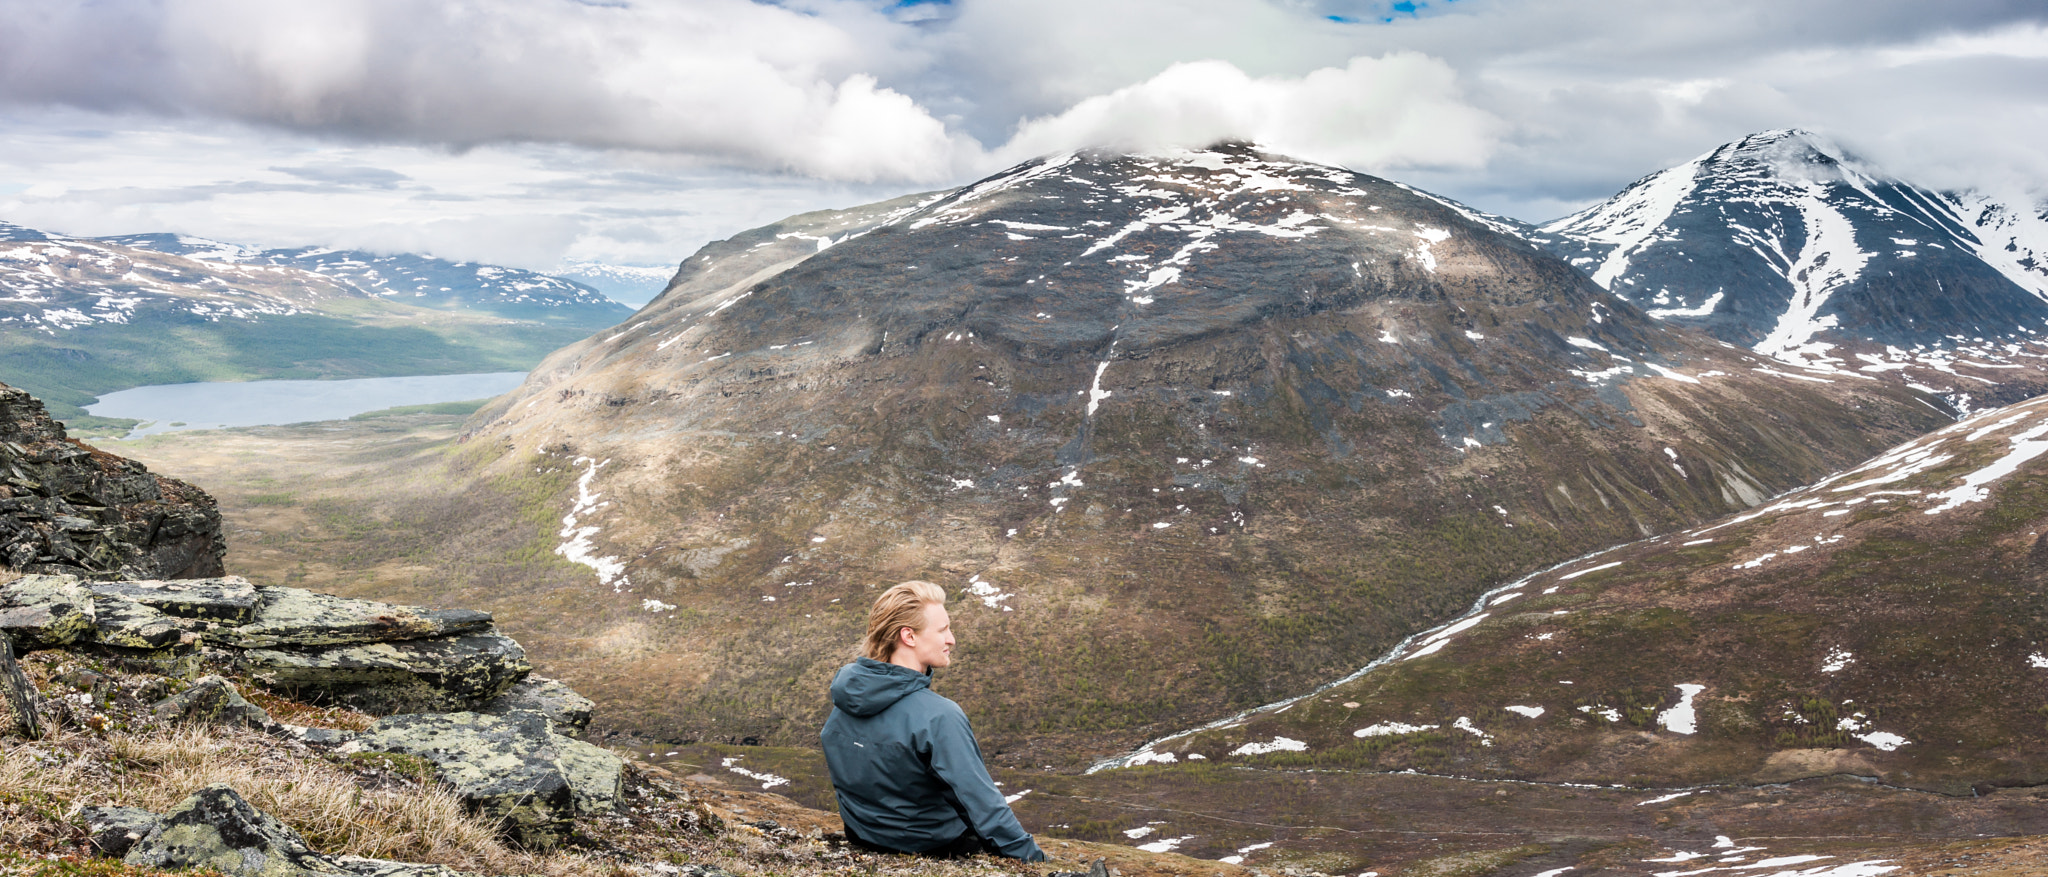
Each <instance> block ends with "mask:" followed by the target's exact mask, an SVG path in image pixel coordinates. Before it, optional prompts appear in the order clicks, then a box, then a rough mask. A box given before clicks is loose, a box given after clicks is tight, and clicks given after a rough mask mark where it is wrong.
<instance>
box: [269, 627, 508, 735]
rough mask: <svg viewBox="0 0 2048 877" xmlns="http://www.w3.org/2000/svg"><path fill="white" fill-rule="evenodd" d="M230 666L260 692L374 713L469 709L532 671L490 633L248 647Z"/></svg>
mask: <svg viewBox="0 0 2048 877" xmlns="http://www.w3.org/2000/svg"><path fill="white" fill-rule="evenodd" d="M235 662H236V666H237V667H238V668H239V669H241V670H243V671H246V672H247V673H249V674H250V675H252V676H253V677H255V678H256V679H257V681H259V682H261V683H263V685H264V686H265V687H268V688H274V689H278V690H282V691H288V692H293V693H296V694H298V695H300V696H303V697H307V698H310V699H313V700H316V701H324V702H330V703H340V704H346V705H348V706H350V707H353V708H355V709H358V710H362V711H363V712H367V713H375V714H380V715H390V714H393V713H400V712H407V711H419V710H468V709H474V708H476V707H478V706H481V705H483V704H485V703H488V702H490V700H491V699H492V698H495V697H497V696H498V695H499V694H502V693H504V691H505V689H507V688H510V687H512V685H513V683H516V682H518V681H519V680H521V679H524V678H526V674H528V673H530V672H532V671H533V665H531V664H529V663H527V661H526V650H524V649H522V648H520V647H519V644H518V643H517V642H514V641H513V640H512V639H511V638H510V637H507V636H504V635H502V634H498V633H495V632H487V633H473V634H464V635H461V636H453V637H438V638H435V639H418V640H403V641H399V642H388V643H366V644H361V645H339V646H280V647H278V648H269V649H248V650H246V651H243V652H242V653H241V654H240V655H238V656H236V658H235Z"/></svg>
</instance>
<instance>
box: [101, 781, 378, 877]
mask: <svg viewBox="0 0 2048 877" xmlns="http://www.w3.org/2000/svg"><path fill="white" fill-rule="evenodd" d="M122 861H124V862H127V863H128V864H130V865H138V866H142V867H147V868H163V869H175V868H213V869H215V870H218V871H220V872H222V873H224V874H229V875H233V877H301V875H313V874H341V873H345V872H343V871H342V870H341V869H340V868H338V867H336V866H335V865H334V864H333V863H331V862H329V861H328V860H327V859H326V858H324V857H322V856H321V855H320V854H318V853H315V852H313V850H312V848H310V847H308V846H307V845H306V839H305V838H303V837H301V836H300V835H299V833H298V832H296V831H293V830H292V828H291V826H288V825H285V824H284V823H282V822H279V821H278V820H277V818H276V817H273V816H271V815H270V814H268V813H265V812H263V811H261V810H258V809H256V808H255V807H252V806H250V805H249V802H248V801H245V800H243V799H242V796H241V795H240V794H238V793H236V792H235V790H234V789H232V788H229V787H228V786H227V785H225V784H220V783H216V784H214V785H211V786H207V787H206V788H203V789H200V790H199V791H197V792H194V793H193V794H192V796H191V797H189V798H186V799H185V800H183V801H180V802H178V804H177V806H174V807H172V808H171V809H170V812H167V813H165V814H164V816H163V819H162V820H161V821H159V822H158V823H157V824H156V826H155V827H153V828H151V829H150V830H149V833H148V834H146V835H144V836H143V837H142V839H141V840H139V841H136V843H135V846H134V847H133V848H132V849H130V850H129V851H128V854H127V855H126V856H123V857H122Z"/></svg>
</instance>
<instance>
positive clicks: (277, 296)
mask: <svg viewBox="0 0 2048 877" xmlns="http://www.w3.org/2000/svg"><path fill="white" fill-rule="evenodd" d="M0 233H4V234H0V237H4V238H5V243H0V378H4V379H6V380H8V381H10V382H12V383H14V384H16V385H18V386H21V387H23V388H25V389H28V390H30V391H32V392H35V393H36V394H37V395H39V396H42V397H43V398H44V399H45V400H46V401H47V402H48V403H49V404H50V405H51V408H52V410H53V411H54V412H55V413H56V414H57V415H58V416H59V417H63V418H65V419H67V420H72V421H74V422H78V421H79V419H80V417H81V415H83V410H82V406H84V405H87V404H90V403H91V402H92V400H93V398H94V397H96V396H98V395H101V394H104V393H107V392H111V391H114V390H119V389H126V388H128V387H136V386H143V385H148V384H169V383H182V382H187V381H204V380H255V379H262V378H329V377H366V376H382V375H412V374H453V373H463V372H488V371H515V370H524V369H526V368H528V367H530V366H531V365H532V364H533V363H535V362H537V361H538V360H539V359H540V358H541V357H542V356H544V355H545V354H546V353H547V352H548V351H551V350H553V349H555V348H557V347H560V346H561V345H563V344H567V343H569V342H572V341H575V340H577V339H579V338H582V337H584V336H586V335H588V334H589V333H590V332H591V331H592V330H594V329H597V328H602V327H604V326H608V325H611V324H613V323H615V322H616V321H618V320H619V319H620V318H621V317H623V316H625V315H626V314H627V313H629V309H627V308H626V307H624V306H623V305H619V304H617V303H616V302H612V301H610V300H608V299H605V298H604V297H603V296H601V295H599V294H597V293H596V292H595V291H593V290H591V289H589V288H587V287H582V286H578V285H575V284H571V283H568V282H567V281H562V280H557V279H555V278H551V277H545V276H542V275H537V274H533V273H531V272H524V271H517V270H514V269H507V268H497V267H493V266H484V265H475V264H471V263H452V262H444V261H441V260H437V259H430V258H427V257H422V256H371V255H368V254H361V253H337V252H329V251H321V250H271V251H265V252H254V251H251V250H248V249H247V248H242V247H237V246H234V245H231V244H221V243H217V242H211V241H204V240H201V239H197V238H187V237H180V236H174V235H142V236H133V237H130V238H123V239H118V240H117V239H108V240H89V239H80V238H68V237H63V236H61V235H50V234H45V233H42V232H37V231H34V230H32V229H25V228H22V227H20V226H8V227H6V228H5V229H0ZM122 241H127V242H125V243H124V242H122Z"/></svg>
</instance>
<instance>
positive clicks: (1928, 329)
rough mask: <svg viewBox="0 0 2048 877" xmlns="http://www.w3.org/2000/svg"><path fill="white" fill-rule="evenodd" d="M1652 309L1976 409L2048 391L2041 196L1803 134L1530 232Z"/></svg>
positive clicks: (1731, 338) (1757, 345)
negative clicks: (2025, 199)
mask: <svg viewBox="0 0 2048 877" xmlns="http://www.w3.org/2000/svg"><path fill="white" fill-rule="evenodd" d="M1531 237H1532V239H1534V240H1537V241H1539V242H1540V243H1542V244H1543V246H1545V248H1547V249H1549V250H1550V251H1551V252H1553V253H1556V254H1558V255H1560V256H1562V257H1564V258H1566V259H1568V260H1569V261H1571V262H1572V264H1573V265H1575V266H1578V267H1579V268H1580V269H1581V270H1583V271H1585V272H1587V273H1588V274H1589V275H1591V276H1592V278H1593V280H1594V282H1596V283H1598V284H1600V285H1601V287H1603V288H1605V289H1607V290H1609V291H1611V292H1613V293H1614V294H1616V295H1618V296H1621V297H1622V298H1625V299H1628V300H1629V301H1631V302H1633V303H1634V304H1636V305H1638V306H1640V307H1642V308H1644V309H1645V310H1646V311H1647V312H1648V313H1649V314H1650V315H1651V316H1653V317H1656V318H1658V319H1660V320H1664V321H1667V322H1671V323H1674V324H1678V325H1685V326H1691V327H1695V328H1699V329H1704V330H1706V331H1708V332H1710V333H1712V334H1713V335H1714V336H1715V337H1717V338H1720V339H1722V340H1724V341H1727V342H1729V343H1732V344H1737V345H1741V346H1743V347H1747V348H1750V349H1752V350H1755V351H1757V352H1758V353H1762V354H1765V355H1769V356H1772V357H1776V358H1779V359H1785V360H1788V361H1791V362H1796V363H1800V364H1803V365H1808V366H1813V367H1818V368H1826V369H1834V370H1839V371H1843V372H1853V373H1856V374H1863V375H1875V376H1880V377H1886V378H1892V379H1902V380H1907V381H1910V382H1913V383H1916V384H1919V385H1921V386H1923V387H1926V388H1929V389H1930V390H1934V391H1938V392H1941V393H1943V394H1945V395H1947V396H1949V397H1950V401H1951V402H1952V404H1956V405H1957V406H1958V407H1962V408H1965V409H1967V408H1969V407H1972V406H1983V405H1985V404H1987V403H1989V404H1993V405H1995V404H1998V403H1999V402H2001V401H2014V400H2017V399H2020V398H2025V397H2027V396H2030V395H2033V394H2034V393H2037V392H2040V391H2041V390H2043V389H2048V375H2044V374H2043V373H2042V372H2041V370H2040V368H2039V366H2038V365H2036V364H2035V363H2036V362H2037V361H2038V359H2039V357H2040V354H2041V352H2042V348H2041V346H2040V340H2041V339H2042V336H2043V333H2044V332H2048V265H2044V264H2043V262H2042V261H2041V255H2042V254H2043V253H2048V209H2044V208H2043V207H2041V206H2038V205H2034V206H2026V205H2015V204H2012V203H2008V202H2004V201H2000V200H1997V199H1993V198H1990V197H1988V196H1985V195H1982V194H1977V193H1960V194H1958V193H1941V192H1935V191H1931V190H1928V189H1924V188H1921V187H1918V186H1914V185H1912V184H1910V183H1907V182H1903V181H1900V180H1898V179H1896V178H1895V177H1892V176H1890V175H1888V174H1886V173H1884V172H1883V171H1882V170H1879V169H1877V168H1875V167H1873V166H1871V165H1869V164H1867V163H1864V162H1862V161H1860V160H1857V159H1856V158H1854V157H1852V156H1849V155H1848V154H1847V153H1845V152H1844V151H1843V150H1841V149H1840V148H1839V147H1837V146H1834V145H1833V144H1831V143H1829V142H1828V141H1826V140H1825V139H1824V138H1822V137H1820V136H1818V135H1815V134H1812V133H1810V132H1805V131H1797V130H1784V131H1768V132H1764V133H1761V134H1756V135H1752V136H1749V137H1745V138H1743V139H1741V140H1738V141H1735V142H1733V143H1728V144H1724V145H1722V146H1719V147H1716V148H1715V149H1713V150H1711V151H1709V152H1707V153H1705V154H1703V155H1701V156H1699V157H1698V158H1695V159H1693V160H1692V161H1689V162H1686V163H1685V164H1682V165H1679V166H1677V167H1674V168H1669V169H1666V170H1662V171H1658V172H1657V173H1654V174H1651V175H1650V176H1647V177H1644V178H1642V179H1641V180H1638V181H1636V182H1635V183H1634V184H1632V185H1630V186H1629V187H1628V188H1627V189H1625V190H1623V191H1622V192H1621V193H1620V194H1617V195H1615V196H1614V197H1613V198H1611V199H1609V200H1607V201H1606V202H1605V203H1602V204H1599V205H1595V206H1593V207H1591V208H1588V209H1586V210H1584V211H1581V212H1579V213H1576V214H1573V215H1571V216H1567V217H1565V218H1563V219H1559V220H1556V221H1553V222H1550V223H1547V224H1545V225H1543V226H1542V227H1541V228H1540V229H1538V230H1536V231H1535V232H1534V233H1532V235H1531Z"/></svg>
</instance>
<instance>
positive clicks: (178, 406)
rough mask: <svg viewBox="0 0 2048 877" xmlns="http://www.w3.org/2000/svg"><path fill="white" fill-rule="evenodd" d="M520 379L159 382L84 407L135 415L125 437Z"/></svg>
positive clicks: (501, 390) (274, 420)
mask: <svg viewBox="0 0 2048 877" xmlns="http://www.w3.org/2000/svg"><path fill="white" fill-rule="evenodd" d="M525 379H526V373H525V372H492V373H489V374H476V375H416V376H410V377H399V378H354V379H350V380H344V381H216V382H210V383H200V384H159V385H157V386H153V387H136V388H135V389H132V390H122V391H120V392H118V393H108V394H107V395H105V396H101V397H100V400H99V401H97V402H94V403H92V404H91V405H87V406H85V410H86V412H87V413H89V414H93V415H95V416H99V417H127V418H133V419H135V420H140V421H142V422H143V423H142V425H141V427H140V428H138V429H135V430H134V431H132V432H130V433H129V434H128V435H127V436H126V437H127V438H131V439H132V438H141V437H143V436H146V435H152V434H155V433H159V432H170V431H172V430H178V429H221V428H225V427H232V426H266V425H270V424H279V423H305V422H308V421H314V420H344V419H347V418H349V417H353V416H355V415H358V414H362V413H364V412H367V411H380V410H383V409H385V408H396V407H398V406H400V405H425V404H429V403H433V402H464V401H468V400H471V399H487V398H490V397H492V396H499V395H503V394H505V393H508V392H510V391H512V390H513V389H514V388H516V387H518V386H519V383H520V382H521V381H523V380H525ZM173 424H176V425H173Z"/></svg>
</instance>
